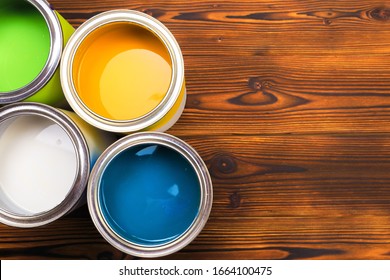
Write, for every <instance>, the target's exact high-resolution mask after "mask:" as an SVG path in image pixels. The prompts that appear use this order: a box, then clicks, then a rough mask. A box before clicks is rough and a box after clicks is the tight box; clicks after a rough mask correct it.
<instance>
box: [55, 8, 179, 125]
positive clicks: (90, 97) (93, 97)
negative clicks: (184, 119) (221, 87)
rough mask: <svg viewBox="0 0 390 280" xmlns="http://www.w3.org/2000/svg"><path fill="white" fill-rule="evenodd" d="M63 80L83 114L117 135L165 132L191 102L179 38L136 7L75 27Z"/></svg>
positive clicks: (64, 61) (66, 53)
mask: <svg viewBox="0 0 390 280" xmlns="http://www.w3.org/2000/svg"><path fill="white" fill-rule="evenodd" d="M61 83H62V87H63V90H64V94H65V97H66V99H67V100H68V102H69V104H70V106H71V107H72V109H73V110H74V111H75V112H76V113H77V114H78V115H80V116H81V117H82V118H83V119H84V120H85V121H87V122H88V123H90V124H91V125H94V126H96V127H98V128H100V129H102V130H106V131H111V132H117V133H132V132H137V131H145V130H146V131H166V130H167V129H169V128H170V127H171V126H172V125H173V124H174V123H175V122H176V121H177V120H178V119H179V117H180V115H181V114H182V112H183V110H184V106H185V101H186V88H185V79H184V60H183V56H182V53H181V50H180V47H179V45H178V43H177V41H176V39H175V38H174V36H173V34H172V33H171V32H170V31H169V30H168V29H167V28H166V27H165V26H164V25H163V24H162V23H161V22H159V21H158V20H156V19H154V18H152V17H151V16H149V15H146V14H144V13H141V12H137V11H132V10H114V11H109V12H105V13H102V14H99V15H97V16H95V17H93V18H91V19H90V20H88V21H86V22H85V23H84V24H82V25H81V26H80V27H79V28H78V29H77V30H76V32H75V33H74V34H73V35H72V37H71V38H70V40H69V43H68V44H67V46H66V48H65V50H64V55H63V59H62V61H61Z"/></svg>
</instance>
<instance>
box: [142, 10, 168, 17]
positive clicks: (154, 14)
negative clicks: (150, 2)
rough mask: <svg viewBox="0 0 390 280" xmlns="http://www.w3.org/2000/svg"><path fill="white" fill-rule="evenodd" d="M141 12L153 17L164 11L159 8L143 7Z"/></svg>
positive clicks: (160, 14) (162, 13)
mask: <svg viewBox="0 0 390 280" xmlns="http://www.w3.org/2000/svg"><path fill="white" fill-rule="evenodd" d="M142 12H143V13H145V14H148V15H149V16H151V17H154V18H158V17H160V16H163V15H164V14H165V13H164V11H162V10H159V9H143V10H142Z"/></svg>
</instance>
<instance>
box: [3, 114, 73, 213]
mask: <svg viewBox="0 0 390 280" xmlns="http://www.w3.org/2000/svg"><path fill="white" fill-rule="evenodd" d="M77 165H78V164H77V156H76V151H75V149H74V146H73V144H72V141H71V139H70V138H69V136H68V135H67V133H66V132H65V131H64V130H63V129H62V128H61V127H60V126H59V125H57V124H56V123H55V122H53V121H51V120H49V119H47V118H44V117H40V116H35V115H31V116H20V117H15V118H12V119H10V120H7V121H5V122H2V123H1V124H0V208H2V209H3V210H6V211H9V212H11V213H14V214H17V215H27V216H29V215H34V214H37V213H41V212H46V211H48V210H50V209H52V208H54V207H55V206H57V205H59V204H60V203H61V202H62V201H63V200H64V198H65V197H66V195H67V194H68V192H69V191H70V189H71V188H72V185H73V181H74V179H75V177H76V169H77Z"/></svg>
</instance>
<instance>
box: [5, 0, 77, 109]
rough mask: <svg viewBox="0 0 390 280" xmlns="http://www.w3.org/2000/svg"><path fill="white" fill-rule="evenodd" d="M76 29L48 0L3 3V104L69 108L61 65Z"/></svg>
mask: <svg viewBox="0 0 390 280" xmlns="http://www.w3.org/2000/svg"><path fill="white" fill-rule="evenodd" d="M73 32H74V28H73V27H72V26H71V25H70V24H69V23H68V22H67V21H66V20H65V19H64V18H63V17H62V16H61V15H60V14H59V13H58V12H56V11H54V10H52V8H51V6H50V5H49V3H48V2H46V1H45V0H5V1H2V2H1V3H0V38H1V40H0V105H2V104H9V103H14V102H19V101H29V102H41V103H46V104H49V105H53V106H56V107H62V108H66V107H68V106H69V105H68V104H67V102H66V99H65V97H64V94H63V92H62V88H61V82H60V73H59V63H60V59H61V55H62V50H63V48H64V46H65V43H66V42H67V40H68V39H69V37H70V35H71V34H72V33H73Z"/></svg>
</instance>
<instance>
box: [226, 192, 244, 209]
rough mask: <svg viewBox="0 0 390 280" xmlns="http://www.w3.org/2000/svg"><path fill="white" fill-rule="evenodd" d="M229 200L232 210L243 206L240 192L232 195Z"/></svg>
mask: <svg viewBox="0 0 390 280" xmlns="http://www.w3.org/2000/svg"><path fill="white" fill-rule="evenodd" d="M229 199H230V207H231V208H238V207H240V206H241V195H240V194H239V193H238V192H234V193H232V194H231V195H230V197H229Z"/></svg>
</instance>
